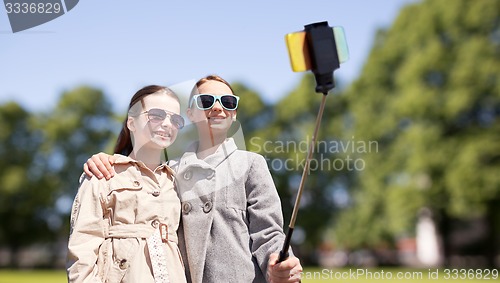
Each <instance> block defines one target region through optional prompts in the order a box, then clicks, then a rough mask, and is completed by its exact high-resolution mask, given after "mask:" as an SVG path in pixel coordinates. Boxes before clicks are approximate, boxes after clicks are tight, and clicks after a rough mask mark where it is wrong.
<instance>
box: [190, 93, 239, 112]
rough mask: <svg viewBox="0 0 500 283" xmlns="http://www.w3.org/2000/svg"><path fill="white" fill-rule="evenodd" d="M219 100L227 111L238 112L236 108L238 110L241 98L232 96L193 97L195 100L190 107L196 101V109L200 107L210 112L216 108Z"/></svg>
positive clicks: (204, 95) (192, 100) (201, 95)
mask: <svg viewBox="0 0 500 283" xmlns="http://www.w3.org/2000/svg"><path fill="white" fill-rule="evenodd" d="M217 100H218V101H219V103H220V105H222V108H224V109H226V110H236V108H238V101H239V100H240V98H239V97H238V96H235V95H232V94H222V95H213V94H197V95H193V98H192V99H191V102H190V103H189V107H191V106H193V102H195V101H196V107H198V109H200V110H208V109H211V108H212V107H214V105H215V102H216V101H217Z"/></svg>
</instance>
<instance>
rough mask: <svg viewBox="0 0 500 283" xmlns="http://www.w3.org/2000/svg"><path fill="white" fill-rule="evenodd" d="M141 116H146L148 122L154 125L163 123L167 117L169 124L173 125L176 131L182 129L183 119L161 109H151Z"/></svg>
mask: <svg viewBox="0 0 500 283" xmlns="http://www.w3.org/2000/svg"><path fill="white" fill-rule="evenodd" d="M141 114H147V115H148V121H149V122H151V123H154V124H160V123H163V121H164V120H165V118H167V117H169V119H170V123H172V125H174V127H176V128H177V129H182V128H183V127H184V118H182V116H181V115H178V114H175V113H173V112H170V111H166V110H163V109H158V108H152V109H149V110H148V111H144V112H142V113H141Z"/></svg>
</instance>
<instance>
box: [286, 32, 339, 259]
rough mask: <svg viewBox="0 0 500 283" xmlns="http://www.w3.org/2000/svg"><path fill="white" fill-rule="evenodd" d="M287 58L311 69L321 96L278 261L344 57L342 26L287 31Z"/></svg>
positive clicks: (294, 65) (292, 225) (303, 68)
mask: <svg viewBox="0 0 500 283" xmlns="http://www.w3.org/2000/svg"><path fill="white" fill-rule="evenodd" d="M285 39H286V42H287V47H288V53H289V56H290V62H291V64H292V69H293V71H294V72H300V71H306V70H311V71H312V72H313V74H314V77H315V78H316V92H318V93H322V94H323V98H322V100H321V104H320V107H319V111H318V115H317V117H316V124H315V126H314V132H313V136H312V139H311V145H310V146H309V149H308V152H307V156H306V164H305V166H304V171H303V172H302V179H301V180H300V185H299V190H298V192H297V197H296V199H295V204H294V206H293V212H292V217H291V219H290V225H289V226H288V231H287V234H286V237H285V242H284V243H283V248H282V249H281V251H280V253H279V257H278V262H282V261H284V260H285V259H286V258H288V249H289V248H290V240H291V238H292V234H293V230H294V228H295V221H296V220H297V214H298V212H299V204H300V199H301V197H302V191H303V189H304V185H305V182H306V179H307V176H308V175H309V166H310V163H311V158H312V153H313V152H314V144H315V143H316V137H317V136H318V131H319V126H320V124H321V118H322V117H323V112H324V109H325V104H326V96H327V95H328V91H330V90H331V89H333V88H334V87H335V82H334V80H333V72H334V71H335V70H336V69H338V68H339V67H340V63H343V62H345V61H346V60H347V57H348V54H347V45H346V44H345V36H344V33H343V29H342V28H338V27H335V28H331V27H329V26H328V22H319V23H313V24H309V25H306V26H304V31H302V32H296V33H290V34H287V35H286V37H285Z"/></svg>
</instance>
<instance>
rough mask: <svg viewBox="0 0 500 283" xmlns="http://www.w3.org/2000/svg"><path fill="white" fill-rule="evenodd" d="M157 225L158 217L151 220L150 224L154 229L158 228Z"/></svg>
mask: <svg viewBox="0 0 500 283" xmlns="http://www.w3.org/2000/svg"><path fill="white" fill-rule="evenodd" d="M159 225H160V221H158V219H156V220H153V221H152V222H151V226H153V228H155V229H156V228H158V226H159Z"/></svg>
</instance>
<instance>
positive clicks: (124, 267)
mask: <svg viewBox="0 0 500 283" xmlns="http://www.w3.org/2000/svg"><path fill="white" fill-rule="evenodd" d="M118 266H119V267H120V269H127V268H128V263H127V260H126V259H122V260H121V261H120V264H119V265H118Z"/></svg>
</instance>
